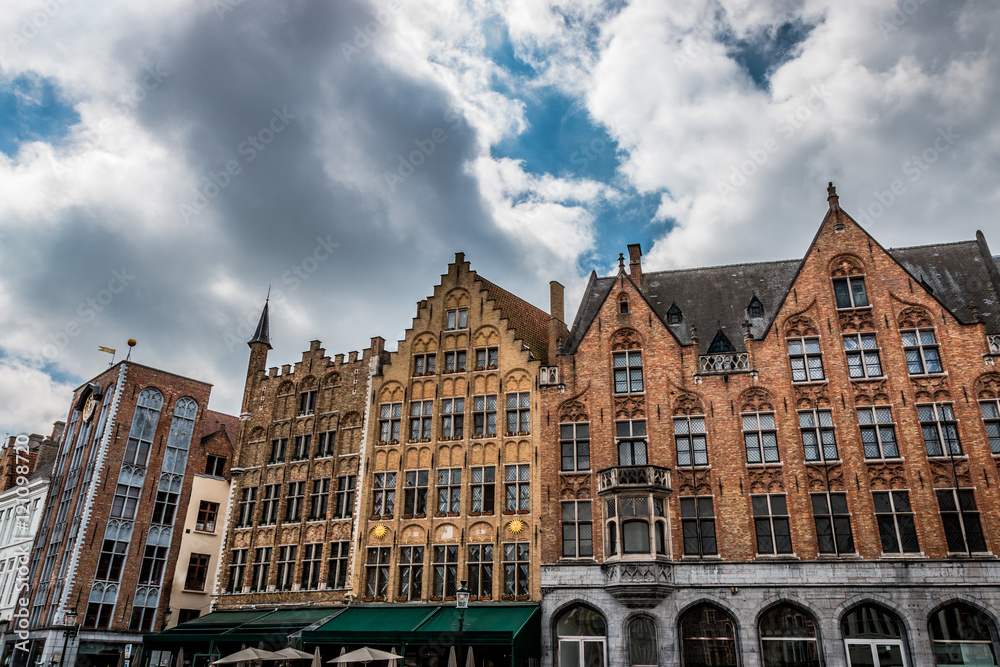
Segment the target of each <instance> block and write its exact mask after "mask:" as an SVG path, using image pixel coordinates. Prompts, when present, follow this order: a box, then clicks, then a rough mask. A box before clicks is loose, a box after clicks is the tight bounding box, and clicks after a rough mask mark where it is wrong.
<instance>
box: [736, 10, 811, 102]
mask: <svg viewBox="0 0 1000 667" xmlns="http://www.w3.org/2000/svg"><path fill="white" fill-rule="evenodd" d="M815 27H816V26H815V25H812V24H809V23H803V22H801V21H794V22H792V21H786V22H785V23H782V24H781V25H776V26H775V25H772V26H768V27H767V28H766V29H764V30H763V31H761V32H759V33H756V34H754V35H750V36H748V37H746V38H744V39H734V38H733V36H732V34H724V35H721V36H720V37H719V41H720V42H721V43H722V44H723V45H724V46H725V47H726V53H727V55H728V56H729V57H730V58H732V59H733V60H735V61H736V62H737V63H739V65H740V67H742V68H743V70H744V71H745V72H746V73H747V75H748V76H749V77H750V78H751V79H753V82H754V83H755V84H756V85H757V87H758V88H760V89H761V90H770V89H771V81H770V78H771V73H772V72H773V71H774V70H776V69H778V68H779V67H781V66H782V65H784V64H785V63H786V62H788V61H789V60H791V58H792V56H793V55H794V54H795V47H796V46H798V45H799V44H801V43H802V42H803V41H805V39H806V38H807V37H808V36H809V33H811V32H812V30H813V28H815Z"/></svg>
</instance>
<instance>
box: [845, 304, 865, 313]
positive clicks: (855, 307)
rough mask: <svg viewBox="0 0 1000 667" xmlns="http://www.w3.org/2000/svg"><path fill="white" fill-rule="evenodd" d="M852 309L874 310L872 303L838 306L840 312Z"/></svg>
mask: <svg viewBox="0 0 1000 667" xmlns="http://www.w3.org/2000/svg"><path fill="white" fill-rule="evenodd" d="M852 310H872V305H871V304H868V305H867V306H844V307H843V308H837V312H838V313H844V312H850V311H852Z"/></svg>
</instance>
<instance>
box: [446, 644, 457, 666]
mask: <svg viewBox="0 0 1000 667" xmlns="http://www.w3.org/2000/svg"><path fill="white" fill-rule="evenodd" d="M448 667H458V658H456V657H455V647H454V646H452V647H451V650H450V651H448Z"/></svg>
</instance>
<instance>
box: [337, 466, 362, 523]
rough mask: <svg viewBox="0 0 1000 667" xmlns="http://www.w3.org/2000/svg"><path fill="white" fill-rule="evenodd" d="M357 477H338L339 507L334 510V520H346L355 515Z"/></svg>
mask: <svg viewBox="0 0 1000 667" xmlns="http://www.w3.org/2000/svg"><path fill="white" fill-rule="evenodd" d="M356 480H357V477H355V476H354V475H341V476H339V477H337V507H336V508H334V511H333V518H334V519H346V518H348V517H350V516H352V515H353V514H354V485H355V481H356Z"/></svg>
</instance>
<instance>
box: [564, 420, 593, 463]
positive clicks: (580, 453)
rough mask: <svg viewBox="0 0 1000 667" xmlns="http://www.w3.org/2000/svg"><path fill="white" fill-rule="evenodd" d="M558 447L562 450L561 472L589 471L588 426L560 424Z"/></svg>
mask: <svg viewBox="0 0 1000 667" xmlns="http://www.w3.org/2000/svg"><path fill="white" fill-rule="evenodd" d="M559 447H560V449H561V450H562V466H561V469H562V470H563V471H566V472H575V471H581V470H590V424H588V423H586V422H580V423H578V424H561V425H560V426H559Z"/></svg>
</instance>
